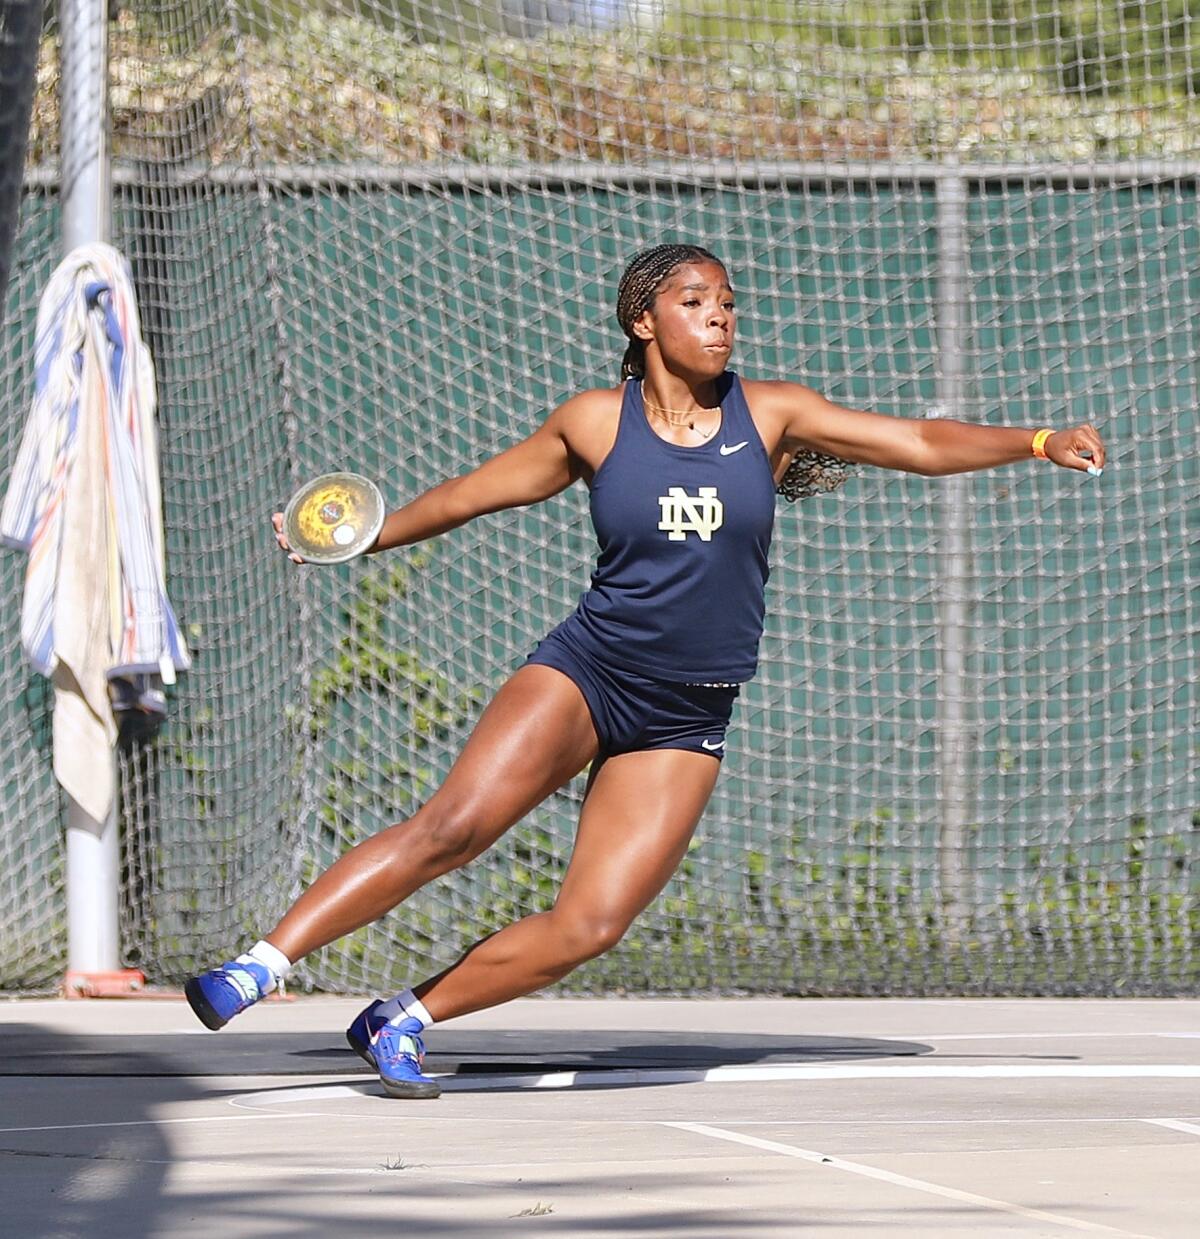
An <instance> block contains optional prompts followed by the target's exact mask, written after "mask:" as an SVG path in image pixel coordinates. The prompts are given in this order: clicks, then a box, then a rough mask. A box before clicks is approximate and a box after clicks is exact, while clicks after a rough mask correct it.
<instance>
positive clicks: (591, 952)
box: [553, 908, 630, 964]
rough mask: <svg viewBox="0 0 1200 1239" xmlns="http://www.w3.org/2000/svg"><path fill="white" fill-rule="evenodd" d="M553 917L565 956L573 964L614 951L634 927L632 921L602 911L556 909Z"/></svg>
mask: <svg viewBox="0 0 1200 1239" xmlns="http://www.w3.org/2000/svg"><path fill="white" fill-rule="evenodd" d="M553 917H554V922H555V929H556V931H557V933H558V936H559V941H560V943H561V946H562V950H563V954H564V956H565V957H566V958H567V959H569V960H570V961H571V962H572V964H582V963H583V962H584V961H585V960H589V959H595V958H596V956H597V955H603V954H604V952H605V951H610V950H612V948H613V947H614V946H616V945H617V943H618V942H620V941H621V939H622V938H623V937H624V936H625V931H626V930H627V929H628V928H629V925H630V921H629V918H627V917H624V916H621V915H619V914H614V913H611V912H606V911H602V910H600V909H588V910H586V911H584V910H576V909H558V908H556V909H555V910H554V914H553Z"/></svg>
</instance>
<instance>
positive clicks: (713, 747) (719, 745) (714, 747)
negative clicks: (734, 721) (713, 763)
mask: <svg viewBox="0 0 1200 1239" xmlns="http://www.w3.org/2000/svg"><path fill="white" fill-rule="evenodd" d="M700 747H701V748H702V749H708V751H709V752H710V753H715V752H716V751H717V749H723V748H724V747H725V741H724V740H718V741H717V742H716V744H711V743H710V742H709V741H707V740H701V741H700Z"/></svg>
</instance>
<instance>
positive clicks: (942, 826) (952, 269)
mask: <svg viewBox="0 0 1200 1239" xmlns="http://www.w3.org/2000/svg"><path fill="white" fill-rule="evenodd" d="M935 192H936V202H937V247H938V251H937V356H938V362H937V388H936V390H937V408H936V409H934V410H931V416H934V417H950V418H961V417H962V416H963V413H964V411H965V406H966V389H967V366H966V344H967V314H966V309H967V289H968V271H967V261H968V255H967V235H966V214H967V181H966V178H965V177H963V176H943V177H941V178H939V179H938V181H937V187H936V191H935ZM969 490H970V483H969V482H968V479H967V477H966V475H964V474H958V475H955V476H952V477H948V478H945V479H944V480H943V481H942V482H941V485H940V499H941V504H940V507H941V513H940V517H941V519H940V522H939V524H940V534H939V543H938V561H939V573H938V591H937V592H938V609H937V616H938V618H937V625H938V751H937V764H938V818H939V820H938V881H939V886H940V891H939V894H940V897H941V904H942V912H943V916H944V918H945V924H946V929H947V933H948V935H949V937H950V940H951V941H954V940H956V939H957V938H958V937H959V936H960V934H961V931H962V929H963V928H964V926H965V923H966V917H967V907H968V892H967V889H966V888H967V881H968V869H967V863H966V847H967V832H968V829H969V824H970V815H971V789H970V782H969V763H970V753H971V746H970V727H971V711H970V710H969V699H968V691H969V687H968V679H967V674H966V645H967V633H968V622H969V618H970V617H969V611H970V574H971V532H970V504H969Z"/></svg>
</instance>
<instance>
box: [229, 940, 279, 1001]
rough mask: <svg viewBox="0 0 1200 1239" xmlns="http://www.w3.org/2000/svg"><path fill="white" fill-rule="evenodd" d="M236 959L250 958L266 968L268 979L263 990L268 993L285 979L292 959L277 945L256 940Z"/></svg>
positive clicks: (242, 960) (242, 961)
mask: <svg viewBox="0 0 1200 1239" xmlns="http://www.w3.org/2000/svg"><path fill="white" fill-rule="evenodd" d="M238 960H239V962H241V963H245V962H246V961H247V960H251V961H253V962H254V963H256V964H261V965H262V966H263V967H264V968H265V969H266V970H267V972H268V974H269V975H270V981H268V983H267V988H266V990H265V992H266V993H268V994H269V993H271V991H272V990H274V989H276V988H278V987H281V986H282V985H283V983H284V981H286V980H287V974H288V973H289V972H291V970H292V961H291V960H290V959H288V957H287V956H286V955H285V954H284V953H283V952H282V951H281V950H280V949H279V948H278V947H275V946H272V945H271V944H270V943H269V942H263V941H259V942H256V943H255V944H254V945H253V946H252V947H251V948H250V949H249V950H248V951H247V952H246V954H245V955H239V956H238Z"/></svg>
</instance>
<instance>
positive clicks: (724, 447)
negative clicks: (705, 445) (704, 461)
mask: <svg viewBox="0 0 1200 1239" xmlns="http://www.w3.org/2000/svg"><path fill="white" fill-rule="evenodd" d="M749 442H750V440H749V439H743V440H742V441H741V443H735V444H734V445H733V446H732V447H730V446H729V444H727V443H722V444H721V455H722V456H732V455H733V454H734V452H740V451H741V450H742V448H744V447H745V446H746V444H747V443H749Z"/></svg>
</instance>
